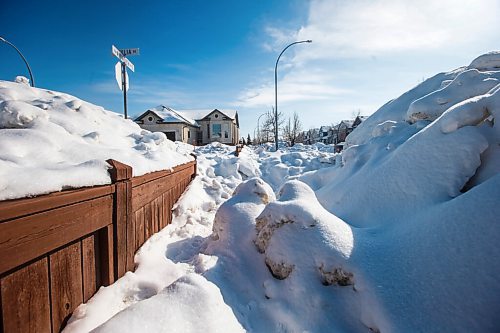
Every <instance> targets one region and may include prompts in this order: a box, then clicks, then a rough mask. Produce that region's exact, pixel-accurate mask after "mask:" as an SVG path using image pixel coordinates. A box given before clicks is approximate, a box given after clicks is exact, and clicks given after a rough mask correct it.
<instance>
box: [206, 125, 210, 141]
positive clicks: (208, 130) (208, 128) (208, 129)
mask: <svg viewBox="0 0 500 333" xmlns="http://www.w3.org/2000/svg"><path fill="white" fill-rule="evenodd" d="M207 137H208V138H209V137H210V124H207Z"/></svg>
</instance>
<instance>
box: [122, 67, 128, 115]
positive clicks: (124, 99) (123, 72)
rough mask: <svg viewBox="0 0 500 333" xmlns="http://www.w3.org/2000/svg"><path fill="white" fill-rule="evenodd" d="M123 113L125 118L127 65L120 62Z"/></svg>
mask: <svg viewBox="0 0 500 333" xmlns="http://www.w3.org/2000/svg"><path fill="white" fill-rule="evenodd" d="M122 90H123V113H124V115H125V119H127V66H126V65H125V63H124V62H122Z"/></svg>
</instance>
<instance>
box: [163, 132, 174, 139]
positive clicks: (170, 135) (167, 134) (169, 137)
mask: <svg viewBox="0 0 500 333" xmlns="http://www.w3.org/2000/svg"><path fill="white" fill-rule="evenodd" d="M164 133H165V135H166V136H167V139H169V140H170V141H175V132H164Z"/></svg>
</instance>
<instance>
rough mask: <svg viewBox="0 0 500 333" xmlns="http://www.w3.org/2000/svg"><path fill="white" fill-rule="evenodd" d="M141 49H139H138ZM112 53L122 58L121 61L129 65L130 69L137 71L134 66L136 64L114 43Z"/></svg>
mask: <svg viewBox="0 0 500 333" xmlns="http://www.w3.org/2000/svg"><path fill="white" fill-rule="evenodd" d="M137 50H139V49H137ZM111 53H112V54H113V55H114V56H115V57H117V58H118V59H120V61H121V62H124V63H125V65H127V67H128V68H130V70H131V71H132V72H134V71H135V68H134V64H133V63H131V62H130V60H128V59H127V58H126V57H125V56H124V55H123V54H122V53H121V52H120V50H118V49H117V48H116V47H115V46H114V45H111Z"/></svg>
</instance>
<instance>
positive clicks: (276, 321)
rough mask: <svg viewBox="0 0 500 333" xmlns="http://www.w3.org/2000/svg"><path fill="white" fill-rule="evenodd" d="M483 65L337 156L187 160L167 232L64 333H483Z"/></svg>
mask: <svg viewBox="0 0 500 333" xmlns="http://www.w3.org/2000/svg"><path fill="white" fill-rule="evenodd" d="M499 60H500V54H498V53H492V54H488V55H485V56H482V57H480V58H478V59H476V60H475V61H473V62H472V63H471V65H469V66H468V67H463V68H460V69H457V70H455V71H452V72H449V73H441V74H438V75H436V76H434V77H432V78H430V79H428V80H427V81H425V82H423V83H422V84H420V85H418V86H417V87H415V88H414V89H412V90H410V91H409V92H407V93H405V94H403V95H402V96H400V97H399V98H397V99H395V100H393V101H391V102H389V103H387V104H386V105H384V106H383V107H381V108H380V109H379V110H378V111H377V112H376V113H375V114H374V115H373V116H371V117H370V118H369V119H368V120H366V121H365V122H364V123H363V124H362V125H360V126H359V127H358V128H357V129H356V130H355V131H354V132H353V133H352V134H351V135H350V136H349V137H348V142H347V144H348V148H347V149H346V150H345V151H344V152H343V153H342V154H339V155H336V154H334V153H333V152H331V148H330V147H328V146H324V145H315V146H307V147H306V146H301V145H298V146H296V147H293V148H291V149H283V150H280V151H278V152H269V151H267V150H266V148H265V147H260V148H257V149H255V150H250V149H248V148H246V149H244V150H243V152H242V153H241V155H240V157H239V158H237V157H235V156H234V155H233V149H234V148H233V147H227V146H223V145H219V144H213V145H209V146H205V147H201V148H197V149H196V154H197V155H198V176H197V177H196V178H195V180H194V181H193V182H192V184H191V185H190V186H189V188H188V190H187V191H186V192H185V194H184V195H183V197H182V198H181V199H180V200H179V202H178V204H177V206H176V207H175V209H174V221H173V224H172V225H170V226H168V227H167V228H165V229H164V230H162V231H161V232H159V233H158V234H156V235H154V236H153V237H152V238H151V239H149V240H148V241H147V242H146V243H145V244H144V246H143V247H142V248H141V249H140V250H139V252H138V253H137V255H136V263H137V270H136V271H135V272H134V273H131V272H129V273H127V274H126V275H125V276H124V277H123V278H121V279H120V280H118V281H117V282H116V283H115V284H114V285H112V286H110V287H107V288H101V289H100V290H99V292H98V293H97V294H96V295H95V296H94V297H93V298H92V299H91V300H90V301H89V302H88V303H87V304H84V305H81V306H80V307H79V308H78V309H77V311H75V313H74V315H73V317H72V318H71V320H70V323H69V325H68V326H67V328H66V331H68V332H86V331H89V330H91V329H94V328H96V327H97V328H96V331H97V332H136V331H151V332H170V331H177V332H201V331H203V332H238V331H249V332H305V331H307V332H445V331H446V332H448V331H453V332H455V331H456V332H494V331H498V330H499V328H500V323H499V322H498V313H500V261H499V260H498V258H499V257H500V246H499V245H498V244H500V228H499V226H498V223H499V221H500V219H499V217H500V205H499V204H498V203H499V202H500V125H499V124H500V122H499V121H496V120H498V119H499V118H500V92H499V90H500V82H498V81H499V79H500V68H499V67H498V63H499ZM184 149H189V147H184ZM122 310H123V311H122ZM110 318H111V319H110Z"/></svg>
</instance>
